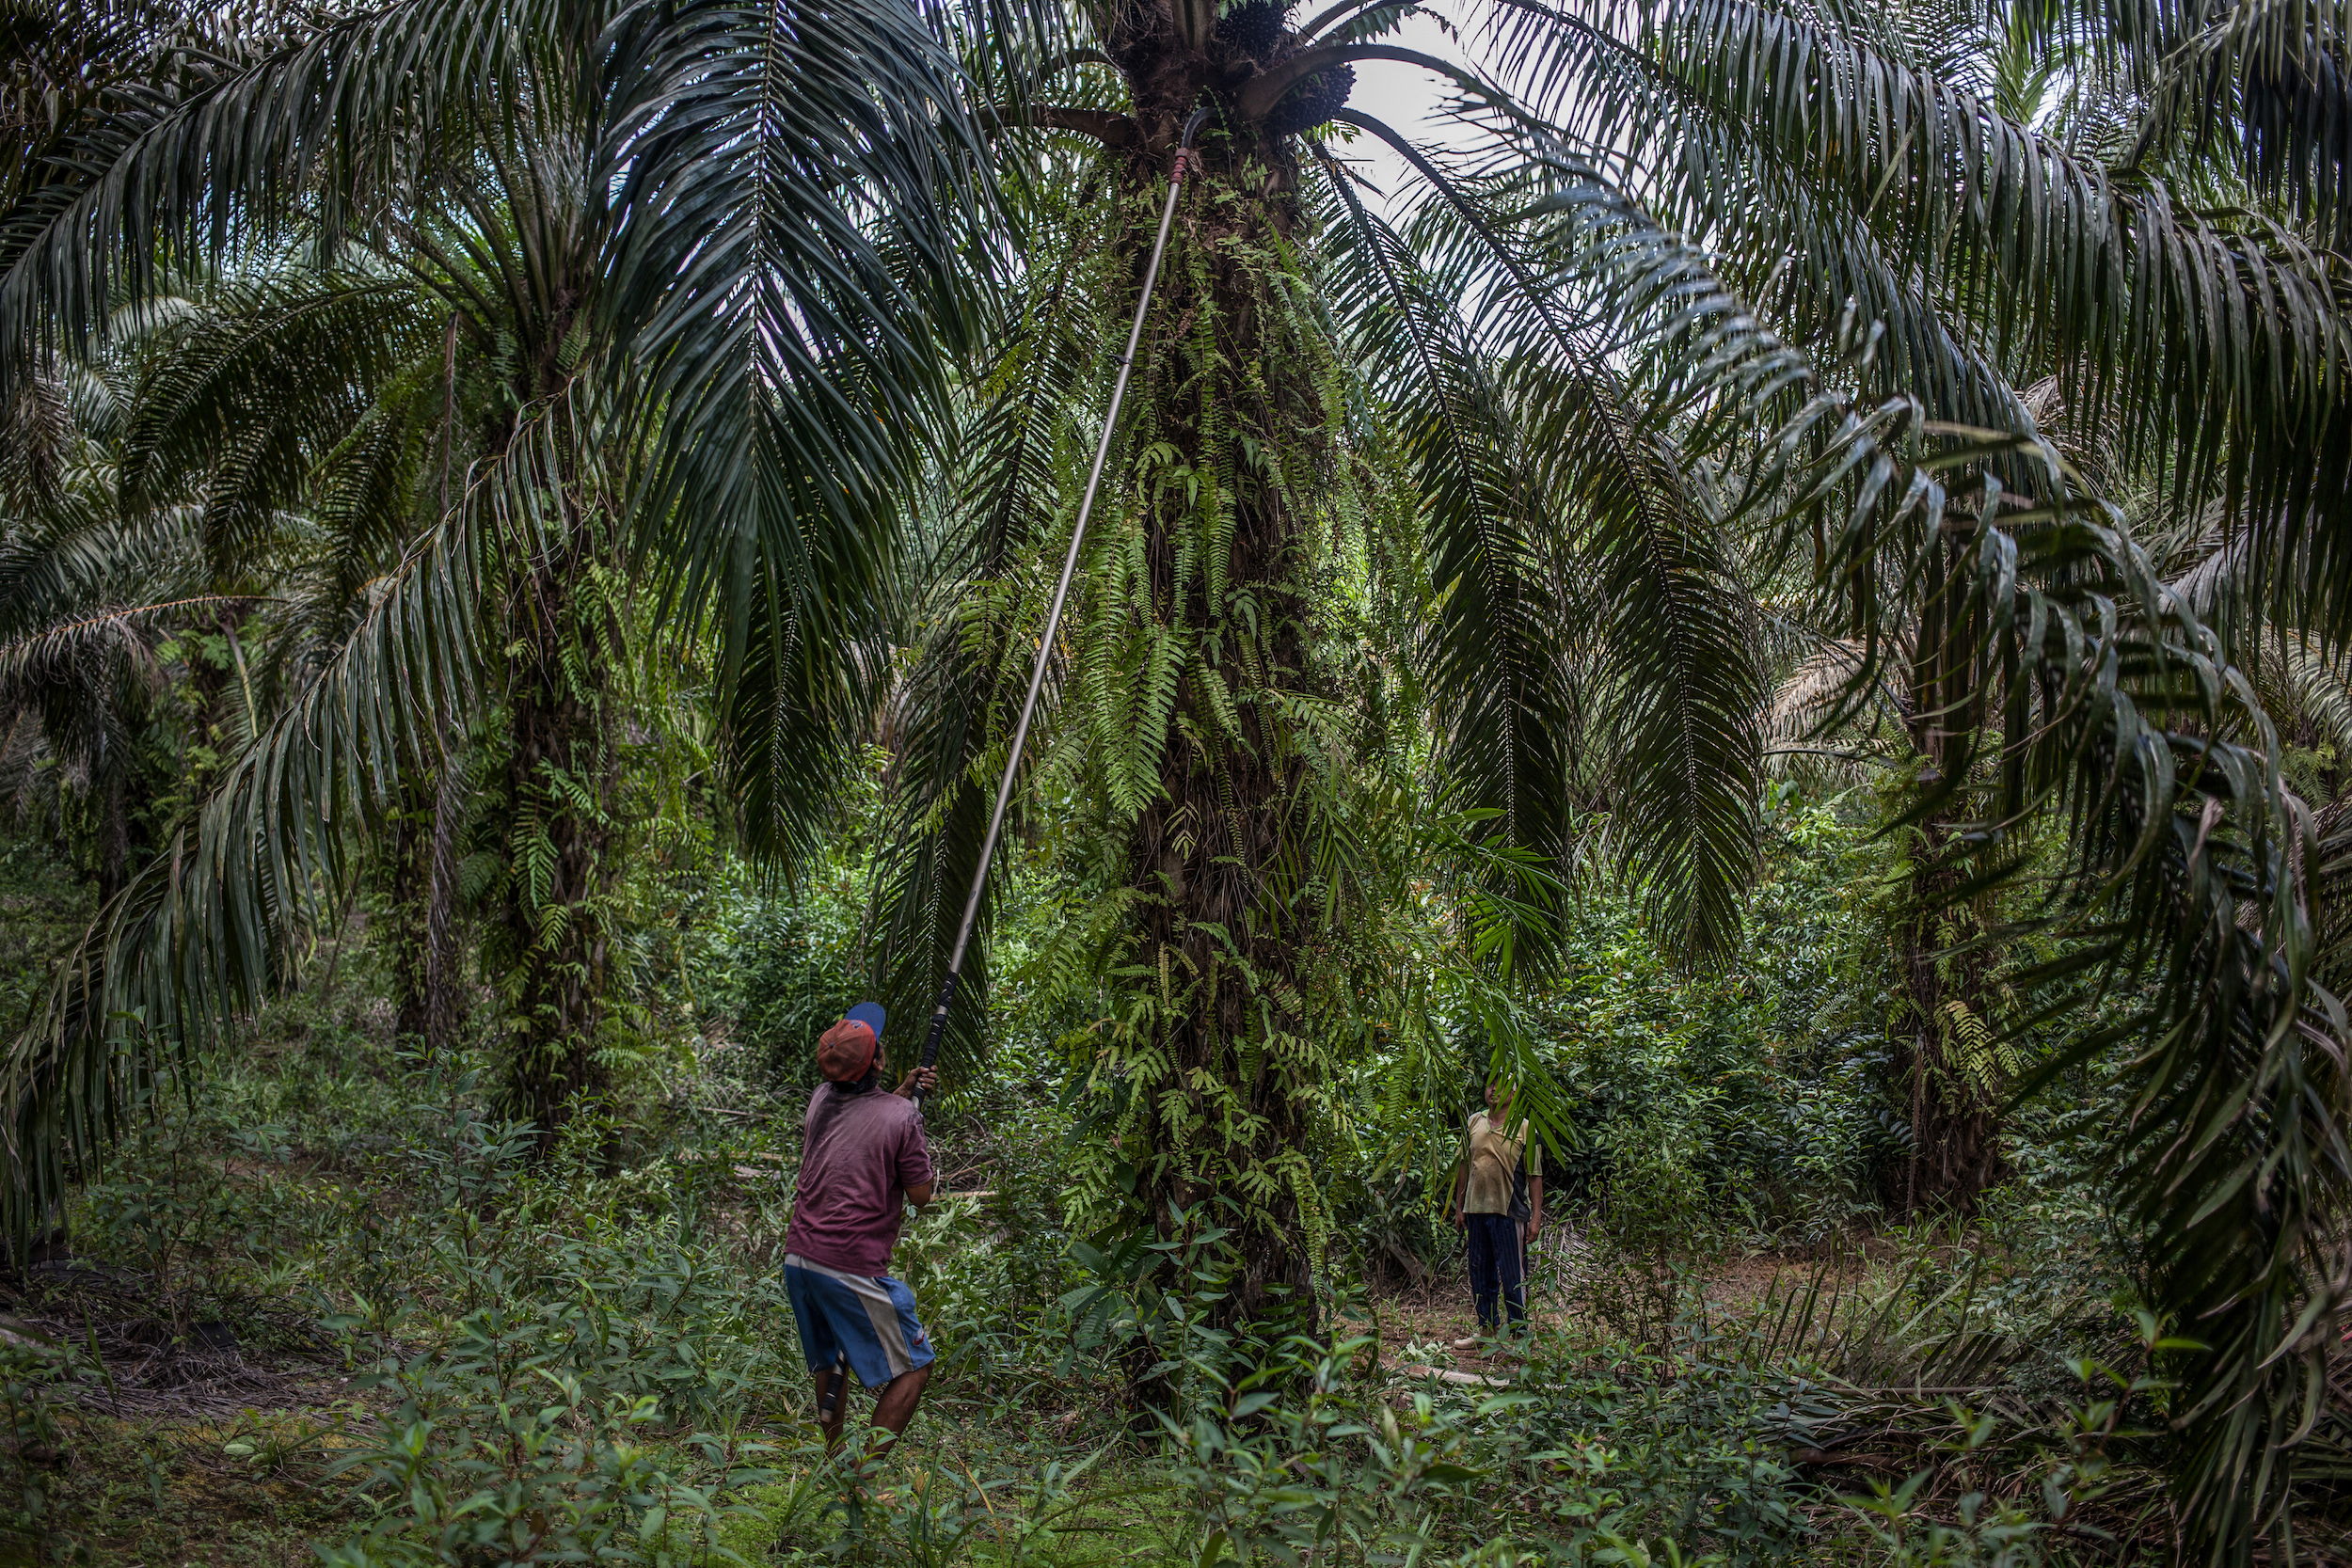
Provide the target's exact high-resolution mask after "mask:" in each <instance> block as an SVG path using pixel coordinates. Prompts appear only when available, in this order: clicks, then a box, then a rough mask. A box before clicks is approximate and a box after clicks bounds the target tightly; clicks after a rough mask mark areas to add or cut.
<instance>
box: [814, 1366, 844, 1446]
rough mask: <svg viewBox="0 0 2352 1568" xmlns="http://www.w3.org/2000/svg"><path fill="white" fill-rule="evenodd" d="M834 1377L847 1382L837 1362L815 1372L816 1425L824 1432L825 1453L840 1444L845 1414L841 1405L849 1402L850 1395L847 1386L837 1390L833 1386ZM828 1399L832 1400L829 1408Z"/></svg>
mask: <svg viewBox="0 0 2352 1568" xmlns="http://www.w3.org/2000/svg"><path fill="white" fill-rule="evenodd" d="M835 1378H839V1379H841V1381H842V1382H843V1383H844V1384H847V1383H848V1382H849V1375H848V1373H846V1372H845V1371H844V1370H842V1368H841V1366H840V1365H839V1363H835V1364H834V1365H833V1366H830V1367H827V1368H826V1369H824V1370H822V1371H820V1372H818V1374H817V1427H818V1431H820V1432H822V1433H824V1434H825V1451H826V1452H827V1453H831V1452H833V1450H834V1449H837V1448H839V1447H840V1446H841V1423H842V1419H843V1418H844V1416H845V1415H846V1414H847V1412H846V1411H845V1410H844V1409H843V1406H844V1405H846V1404H848V1403H849V1397H850V1390H849V1389H848V1388H847V1387H843V1388H840V1389H837V1390H836V1389H835V1388H834V1386H833V1382H834V1379H835ZM828 1399H830V1400H831V1402H832V1408H831V1409H830V1410H828V1409H827V1408H826V1402H827V1400H828Z"/></svg>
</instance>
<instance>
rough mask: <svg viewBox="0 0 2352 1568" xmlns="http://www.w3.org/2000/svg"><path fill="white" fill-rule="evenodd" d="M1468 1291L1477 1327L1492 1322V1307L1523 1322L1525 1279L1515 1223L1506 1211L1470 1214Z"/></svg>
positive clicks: (1524, 1312)
mask: <svg viewBox="0 0 2352 1568" xmlns="http://www.w3.org/2000/svg"><path fill="white" fill-rule="evenodd" d="M1464 1217H1465V1218H1467V1219H1468V1220H1469V1221H1470V1294H1471V1295H1472V1296H1473V1297H1475V1298H1476V1299H1477V1302H1478V1326H1479V1327H1481V1328H1492V1327H1494V1326H1495V1325H1496V1323H1497V1316H1496V1310H1495V1309H1496V1307H1498V1306H1500V1307H1502V1308H1503V1309H1505V1310H1507V1311H1508V1312H1509V1313H1510V1314H1511V1321H1512V1322H1513V1323H1525V1322H1526V1321H1527V1280H1526V1278H1525V1276H1524V1275H1523V1273H1522V1271H1521V1269H1520V1267H1519V1265H1520V1264H1521V1263H1522V1262H1523V1261H1525V1259H1524V1258H1523V1257H1522V1255H1521V1253H1520V1250H1519V1222H1518V1221H1517V1220H1515V1219H1513V1218H1512V1217H1511V1216H1510V1215H1508V1214H1470V1215H1466V1216H1464Z"/></svg>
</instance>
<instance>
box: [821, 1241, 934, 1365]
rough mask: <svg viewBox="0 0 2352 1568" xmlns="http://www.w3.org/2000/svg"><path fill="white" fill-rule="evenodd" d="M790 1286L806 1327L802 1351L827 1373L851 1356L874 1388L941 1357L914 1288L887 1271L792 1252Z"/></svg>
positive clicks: (851, 1361)
mask: <svg viewBox="0 0 2352 1568" xmlns="http://www.w3.org/2000/svg"><path fill="white" fill-rule="evenodd" d="M784 1289H785V1292H786V1293H787V1295H789V1296H790V1297H791V1298H792V1317H793V1321H794V1322H796V1323H799V1324H800V1328H801V1354H803V1355H804V1356H806V1357H807V1358H808V1370H810V1371H812V1372H821V1371H823V1370H825V1369H826V1368H828V1367H831V1366H832V1365H833V1364H834V1362H836V1361H838V1360H840V1359H841V1358H842V1356H844V1355H847V1356H848V1357H849V1358H850V1370H851V1371H853V1372H855V1373H857V1380H858V1381H859V1382H860V1383H862V1384H864V1385H865V1386H866V1387H868V1388H879V1387H881V1386H882V1385H883V1384H885V1383H888V1382H889V1381H890V1380H891V1379H892V1378H894V1377H897V1376H898V1375H899V1374H900V1373H902V1372H911V1371H913V1370H914V1369H915V1368H917V1367H928V1366H930V1364H931V1362H932V1361H933V1360H934V1359H935V1357H934V1356H933V1354H932V1352H931V1338H930V1335H929V1334H926V1333H925V1332H924V1331H923V1324H922V1323H921V1322H920V1321H919V1320H917V1319H916V1317H915V1316H914V1291H910V1290H908V1289H907V1287H906V1281H905V1280H902V1279H892V1278H891V1277H890V1276H889V1275H862V1274H844V1273H843V1272H842V1271H841V1270H839V1269H829V1268H827V1267H826V1266H825V1265H824V1264H822V1263H812V1262H810V1261H809V1260H808V1259H805V1258H796V1257H794V1256H792V1255H791V1254H790V1253H787V1254H786V1255H785V1259H784Z"/></svg>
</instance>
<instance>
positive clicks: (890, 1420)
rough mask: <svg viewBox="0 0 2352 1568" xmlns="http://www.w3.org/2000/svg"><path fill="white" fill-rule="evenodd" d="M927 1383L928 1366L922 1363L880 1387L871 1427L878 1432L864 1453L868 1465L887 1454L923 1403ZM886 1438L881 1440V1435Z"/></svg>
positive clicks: (929, 1369)
mask: <svg viewBox="0 0 2352 1568" xmlns="http://www.w3.org/2000/svg"><path fill="white" fill-rule="evenodd" d="M930 1380H931V1364H930V1363H928V1362H927V1363H925V1364H924V1365H923V1366H920V1367H917V1368H915V1369H914V1370H913V1371H911V1372H900V1373H899V1374H898V1376H897V1377H894V1378H892V1379H891V1380H890V1381H889V1382H888V1383H885V1384H883V1385H882V1397H881V1398H880V1399H878V1400H876V1401H875V1402H874V1425H875V1426H876V1427H878V1428H880V1429H881V1431H880V1432H877V1433H875V1436H874V1442H873V1446H872V1447H871V1448H869V1449H866V1463H867V1464H869V1465H870V1464H872V1463H873V1462H874V1461H875V1460H877V1459H880V1458H881V1457H882V1455H883V1454H884V1453H885V1452H887V1451H888V1449H889V1448H890V1445H891V1444H893V1443H895V1442H897V1441H898V1433H902V1432H904V1431H906V1429H907V1423H908V1422H909V1421H911V1420H913V1419H914V1407H915V1406H916V1405H918V1404H920V1403H922V1402H923V1385H925V1384H926V1383H929V1382H930ZM883 1432H886V1433H889V1434H890V1435H889V1436H887V1437H884V1436H882V1433H883Z"/></svg>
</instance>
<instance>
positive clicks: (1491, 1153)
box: [1462, 1111, 1544, 1214]
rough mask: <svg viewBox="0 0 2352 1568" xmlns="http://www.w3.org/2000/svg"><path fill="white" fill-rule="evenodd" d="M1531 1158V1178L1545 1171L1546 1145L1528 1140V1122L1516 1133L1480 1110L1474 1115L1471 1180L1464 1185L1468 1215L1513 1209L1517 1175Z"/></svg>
mask: <svg viewBox="0 0 2352 1568" xmlns="http://www.w3.org/2000/svg"><path fill="white" fill-rule="evenodd" d="M1521 1158H1524V1159H1525V1160H1526V1161H1527V1179H1528V1180H1530V1181H1534V1180H1536V1179H1537V1178H1538V1177H1540V1176H1542V1175H1543V1174H1544V1146H1543V1145H1541V1144H1531V1143H1529V1142H1528V1140H1527V1123H1525V1122H1523V1121H1522V1122H1521V1123H1519V1126H1518V1133H1517V1134H1516V1135H1514V1134H1512V1133H1511V1132H1505V1131H1504V1130H1503V1124H1502V1123H1501V1122H1499V1121H1497V1120H1495V1119H1494V1117H1490V1116H1488V1115H1487V1114H1486V1112H1484V1111H1480V1112H1479V1113H1477V1114H1476V1115H1475V1116H1473V1117H1470V1180H1467V1181H1466V1182H1464V1183H1463V1186H1462V1212H1464V1213H1465V1214H1507V1213H1509V1212H1511V1188H1512V1185H1513V1178H1514V1177H1515V1176H1516V1175H1517V1173H1518V1168H1519V1161H1520V1159H1521Z"/></svg>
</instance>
